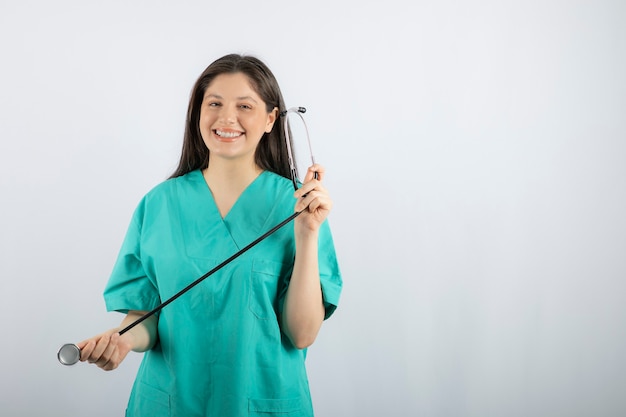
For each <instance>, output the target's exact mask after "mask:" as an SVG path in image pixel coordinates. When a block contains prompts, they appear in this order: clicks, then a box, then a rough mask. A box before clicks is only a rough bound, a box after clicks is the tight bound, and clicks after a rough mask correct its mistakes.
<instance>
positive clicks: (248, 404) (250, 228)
mask: <svg viewBox="0 0 626 417" xmlns="http://www.w3.org/2000/svg"><path fill="white" fill-rule="evenodd" d="M294 204H295V200H294V198H293V186H292V184H291V182H290V181H289V180H287V179H285V178H283V177H281V176H279V175H276V174H273V173H271V172H267V171H266V172H264V173H262V174H261V175H260V176H259V177H258V178H257V179H256V180H255V181H254V182H253V183H252V184H250V186H248V188H247V189H246V190H245V191H244V192H243V193H242V195H241V196H240V198H239V199H238V200H237V202H236V203H235V205H234V206H233V207H232V209H231V210H230V212H229V213H228V214H227V215H226V217H225V218H224V219H222V218H221V216H220V214H219V212H218V210H217V207H216V205H215V202H214V200H213V197H212V195H211V192H210V190H209V188H208V186H207V185H206V182H205V181H204V178H203V176H202V173H201V172H200V171H193V172H191V173H189V174H187V175H184V176H182V177H179V178H175V179H171V180H168V181H165V182H163V183H161V184H160V185H158V186H157V187H155V188H154V189H153V190H152V191H150V192H149V193H148V194H147V195H146V196H145V197H144V198H143V200H142V201H141V203H140V204H139V206H138V207H137V210H136V211H135V214H134V216H133V219H132V222H131V224H130V227H129V229H128V232H127V235H126V238H125V240H124V243H123V245H122V249H121V251H120V254H119V257H118V260H117V262H116V264H115V267H114V269H113V272H112V274H111V278H110V280H109V282H108V284H107V286H106V289H105V292H104V298H105V302H106V306H107V309H108V310H109V311H120V312H127V311H128V310H152V309H153V308H155V307H156V306H157V305H158V304H159V303H160V302H161V301H164V300H166V299H168V298H169V297H171V296H172V295H174V294H175V293H176V292H178V291H179V290H181V289H182V288H184V287H185V286H186V285H188V284H189V283H191V282H192V281H194V280H195V279H197V278H198V277H200V276H201V275H203V274H204V273H205V272H207V271H209V270H210V269H211V268H213V267H215V266H216V265H218V264H219V263H221V262H222V261H223V260H225V259H226V258H228V257H230V256H231V255H233V254H234V253H235V252H237V251H238V250H239V249H241V248H242V247H244V246H246V245H247V244H249V243H250V242H252V241H253V240H255V239H256V238H258V237H259V236H260V235H262V234H263V233H265V232H266V231H267V230H269V229H270V228H272V227H273V226H275V225H276V224H278V223H280V222H281V221H282V220H284V219H285V218H287V217H288V216H289V215H291V214H292V213H293V207H294ZM319 248H320V249H319V265H320V278H321V283H322V291H323V296H324V303H325V306H326V316H327V317H328V316H330V315H331V314H332V312H333V311H334V309H335V308H336V306H337V303H338V301H339V295H340V292H341V285H342V282H341V275H340V272H339V268H338V265H337V260H336V257H335V250H334V245H333V241H332V237H331V233H330V229H329V227H328V223H327V222H325V223H324V224H323V225H322V227H321V229H320V238H319ZM294 256H295V241H294V234H293V223H290V224H288V225H286V226H285V227H283V228H282V229H280V230H279V231H277V232H276V233H274V234H273V235H271V236H270V237H268V238H267V239H266V240H265V241H263V242H262V243H260V244H259V245H257V246H256V247H254V248H253V249H251V250H250V251H248V252H246V253H245V254H244V255H242V256H241V257H239V258H237V259H236V260H235V261H234V262H233V263H231V264H229V265H228V266H226V267H224V268H223V269H221V270H220V271H219V272H217V273H216V274H214V275H212V276H210V277H209V278H207V279H206V280H204V281H203V282H202V283H200V284H199V285H198V286H196V287H195V288H193V289H192V290H191V291H189V292H188V293H186V294H185V295H183V296H182V297H181V298H179V299H177V300H176V301H174V302H173V303H172V304H170V305H168V306H166V307H165V308H164V309H163V310H162V311H161V312H160V314H159V320H158V337H159V341H158V343H157V344H156V346H155V347H154V348H153V349H151V350H150V351H148V352H146V353H145V355H144V358H143V362H142V364H141V366H140V368H139V372H138V375H137V378H136V380H135V384H134V386H133V390H132V393H131V397H130V400H129V404H128V410H127V416H149V417H160V416H181V417H182V416H185V417H195V416H203V417H204V416H219V417H225V416H228V417H238V416H265V417H269V416H274V415H280V416H312V415H313V410H312V406H311V398H310V394H309V387H308V380H307V376H306V370H305V365H304V360H305V356H306V350H298V349H296V348H295V347H294V346H293V345H292V344H291V342H290V341H289V339H288V338H287V337H286V336H285V335H284V334H283V333H282V332H281V330H280V328H279V326H278V320H277V314H278V313H279V311H280V310H281V308H282V302H283V299H284V295H285V292H286V290H287V286H288V284H289V279H290V275H291V270H292V268H293V261H294Z"/></svg>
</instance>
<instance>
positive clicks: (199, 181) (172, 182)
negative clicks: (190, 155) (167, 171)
mask: <svg viewBox="0 0 626 417" xmlns="http://www.w3.org/2000/svg"><path fill="white" fill-rule="evenodd" d="M203 184H204V178H202V174H201V173H200V171H199V170H196V171H191V172H189V173H187V174H185V175H181V176H180V177H176V178H169V179H167V180H165V181H163V182H161V183H159V184H157V185H156V186H154V187H153V188H152V189H151V190H150V191H148V192H147V193H146V195H145V196H144V198H143V199H144V200H154V199H160V198H164V197H165V198H168V197H171V196H172V195H173V194H176V192H177V191H178V190H180V189H183V190H185V189H196V188H198V186H200V185H203Z"/></svg>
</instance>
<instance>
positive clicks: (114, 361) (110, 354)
mask: <svg viewBox="0 0 626 417" xmlns="http://www.w3.org/2000/svg"><path fill="white" fill-rule="evenodd" d="M144 314H146V312H145V311H129V312H128V314H127V315H126V317H125V318H124V320H123V321H122V323H121V324H120V326H119V327H117V328H115V329H110V330H108V331H106V332H104V333H101V334H99V335H97V336H94V337H92V338H90V339H87V340H83V341H82V342H80V343H78V344H77V346H78V347H79V348H80V351H81V353H80V360H81V362H85V361H88V362H89V363H95V364H96V365H97V366H98V367H99V368H102V369H104V370H105V371H111V370H113V369H115V368H117V367H118V366H119V365H120V363H122V361H123V360H124V358H126V355H128V352H130V351H131V350H132V351H135V352H145V351H146V350H148V349H150V348H152V346H154V344H155V343H156V340H157V320H158V319H157V318H156V317H155V316H150V317H149V318H147V319H146V320H144V321H143V322H141V323H139V324H138V325H136V326H135V327H133V328H132V329H130V330H129V331H127V332H126V333H124V334H123V335H121V336H120V335H119V333H118V332H119V331H120V330H122V329H123V328H125V327H126V326H128V325H129V324H131V323H133V322H134V321H135V320H137V319H138V318H140V317H141V316H143V315H144Z"/></svg>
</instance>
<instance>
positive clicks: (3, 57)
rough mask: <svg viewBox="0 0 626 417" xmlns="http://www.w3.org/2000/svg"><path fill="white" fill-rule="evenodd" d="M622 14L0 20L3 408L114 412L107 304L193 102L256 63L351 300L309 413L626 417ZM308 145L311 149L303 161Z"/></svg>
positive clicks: (243, 9) (82, 12) (165, 7)
mask: <svg viewBox="0 0 626 417" xmlns="http://www.w3.org/2000/svg"><path fill="white" fill-rule="evenodd" d="M625 18H626V3H624V2H621V1H609V0H593V1H592V0H589V1H580V0H573V1H565V0H563V1H556V0H547V1H495V0H493V1H490V0H476V1H467V2H463V1H450V0H443V1H437V2H425V1H408V0H387V1H381V2H368V1H363V0H361V1H356V0H350V1H343V2H341V1H332V2H331V1H328V2H326V1H317V2H313V1H309V2H298V1H289V2H287V1H237V2H228V1H222V2H211V1H192V0H187V1H177V2H163V1H120V0H116V1H108V2H86V1H68V0H66V1H63V0H61V1H55V2H47V1H42V0H39V1H33V0H24V1H19V2H18V1H12V2H11V1H8V0H2V3H1V5H0V62H1V64H0V187H1V188H0V199H1V200H0V201H1V204H0V256H1V261H0V296H1V304H0V320H1V323H2V329H1V331H2V336H1V337H2V343H0V367H1V369H2V370H1V371H0V382H1V384H2V390H1V394H0V415H2V416H79V415H88V416H90V417H98V416H103V417H105V416H106V417H110V416H119V415H123V410H124V408H125V405H126V401H127V399H128V394H129V392H130V386H131V384H132V381H133V378H134V374H135V371H136V368H137V366H138V363H139V360H140V355H138V354H134V355H133V356H132V357H131V358H129V360H128V361H127V362H126V363H125V364H124V366H123V368H122V369H119V370H117V371H114V372H110V373H106V372H102V371H100V370H99V369H97V368H95V367H93V366H89V365H85V364H79V365H77V366H74V367H71V368H70V367H63V366H62V365H60V364H59V363H58V362H57V361H56V351H57V349H58V347H59V346H60V345H61V344H62V343H65V342H77V341H79V340H82V339H83V338H86V337H88V336H92V335H93V334H95V333H99V332H100V331H103V330H105V329H107V328H109V327H111V326H113V325H116V324H117V323H118V321H119V319H120V318H121V317H119V316H118V315H117V314H114V313H111V314H109V313H106V312H105V309H104V303H103V301H102V296H101V293H102V290H103V287H104V285H105V283H106V280H107V278H108V274H109V272H110V270H111V268H112V265H113V262H114V260H115V257H116V255H117V251H118V249H119V246H120V244H121V241H122V238H123V236H124V233H125V231H126V227H127V225H128V222H129V220H130V216H131V214H132V211H133V210H134V208H135V205H136V204H137V203H138V202H139V200H140V198H141V197H142V196H143V194H144V193H146V192H147V191H148V190H149V189H150V188H152V187H153V186H154V185H156V184H157V183H159V182H161V181H162V180H164V179H165V178H166V177H167V176H169V174H171V172H172V171H173V169H174V168H175V166H176V163H177V161H178V157H179V151H180V146H181V143H182V133H183V128H184V117H185V111H186V106H187V101H188V97H189V93H190V91H191V87H192V85H193V83H194V81H195V80H196V78H197V76H198V75H199V74H200V73H201V72H202V70H203V69H204V68H205V67H206V66H207V65H208V64H209V63H210V62H211V61H213V60H214V59H216V58H218V57H220V56H222V55H224V54H226V53H230V52H243V53H252V54H254V55H257V56H259V57H260V58H262V59H263V60H264V61H265V62H266V63H267V64H268V65H269V66H270V67H271V68H272V70H273V71H274V72H275V74H276V76H277V78H278V79H279V82H280V83H281V87H282V89H283V93H284V95H285V99H286V101H287V103H288V105H290V106H291V105H298V106H306V107H307V108H308V112H307V114H306V117H307V122H308V124H309V130H310V131H311V137H312V141H313V145H314V150H315V154H316V158H317V160H318V162H320V163H322V164H324V165H325V166H326V167H327V171H328V177H327V186H328V188H329V189H330V190H331V192H332V196H333V198H334V200H335V209H334V211H333V213H332V214H331V224H332V227H333V232H334V235H335V241H336V246H337V250H338V252H339V256H340V261H341V267H342V272H343V274H344V280H345V288H344V293H343V296H342V300H341V305H340V307H339V309H338V310H337V313H336V315H335V316H334V317H333V318H332V319H331V320H330V321H328V322H327V323H326V324H325V326H324V327H323V328H322V332H321V334H320V336H319V338H318V340H317V342H316V344H315V345H314V346H313V347H312V348H311V349H310V350H309V358H308V361H307V363H308V368H309V374H310V383H311V389H312V394H313V397H314V404H315V408H316V411H317V415H318V416H321V417H335V416H358V417H362V416H403V417H404V416H429V417H431V416H432V417H434V416H437V417H466V416H467V417H469V416H472V417H490V416H493V417H502V416H507V417H515V416H520V417H521V416H531V415H532V416H546V417H554V416H568V417H572V416H607V417H608V416H623V415H626V396H625V395H624V393H625V392H626V360H625V359H624V352H626V256H625V255H626V215H625V214H626V117H625V116H626V77H625V75H624V74H626V25H625V24H624V21H625ZM303 144H304V141H303V140H302V141H300V142H299V143H298V146H299V149H303Z"/></svg>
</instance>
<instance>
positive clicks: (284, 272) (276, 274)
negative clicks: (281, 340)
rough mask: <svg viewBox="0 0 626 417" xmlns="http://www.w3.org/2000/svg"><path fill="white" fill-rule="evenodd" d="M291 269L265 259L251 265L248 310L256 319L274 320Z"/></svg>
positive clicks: (257, 260)
mask: <svg viewBox="0 0 626 417" xmlns="http://www.w3.org/2000/svg"><path fill="white" fill-rule="evenodd" d="M291 269H292V266H291V265H287V264H284V263H282V262H276V261H268V260H265V259H255V260H254V262H253V263H252V273H251V274H250V293H249V294H250V295H249V298H248V308H249V309H250V311H251V312H252V313H253V314H254V315H255V316H256V317H257V318H258V319H265V320H266V319H276V314H277V311H278V303H279V301H280V299H281V298H282V296H284V292H285V291H284V289H285V286H286V283H287V277H289V276H290V275H291Z"/></svg>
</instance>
